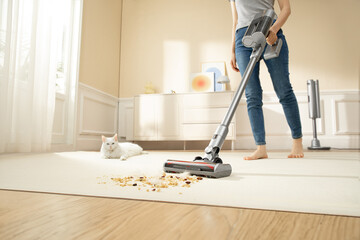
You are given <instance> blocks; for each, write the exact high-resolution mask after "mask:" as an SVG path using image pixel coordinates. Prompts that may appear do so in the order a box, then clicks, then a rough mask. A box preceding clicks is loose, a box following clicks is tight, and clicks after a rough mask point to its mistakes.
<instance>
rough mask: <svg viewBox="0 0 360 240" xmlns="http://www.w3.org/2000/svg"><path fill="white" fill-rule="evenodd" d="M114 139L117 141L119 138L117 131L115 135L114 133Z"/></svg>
mask: <svg viewBox="0 0 360 240" xmlns="http://www.w3.org/2000/svg"><path fill="white" fill-rule="evenodd" d="M114 139H115V141H117V140H118V138H117V133H115V135H114Z"/></svg>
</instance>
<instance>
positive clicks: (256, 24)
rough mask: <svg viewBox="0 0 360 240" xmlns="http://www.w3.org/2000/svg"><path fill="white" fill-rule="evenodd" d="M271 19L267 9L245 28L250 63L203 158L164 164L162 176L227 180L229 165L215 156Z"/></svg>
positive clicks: (270, 50) (270, 52)
mask: <svg viewBox="0 0 360 240" xmlns="http://www.w3.org/2000/svg"><path fill="white" fill-rule="evenodd" d="M274 19H275V12H274V11H273V10H271V9H270V10H267V11H265V12H264V13H262V14H258V15H256V16H255V18H254V19H253V21H252V22H251V24H250V26H249V27H248V29H247V31H246V33H245V35H244V37H243V39H242V42H243V44H244V46H245V47H249V48H250V47H251V48H252V49H253V51H252V54H251V56H250V61H249V63H248V65H247V67H246V70H245V72H244V74H243V76H242V80H241V83H240V85H239V87H238V89H237V91H236V93H235V95H234V98H233V100H232V102H231V104H230V107H229V109H228V111H227V113H226V115H225V117H224V119H223V121H222V122H221V124H220V125H219V126H218V128H217V129H216V131H215V133H214V135H213V137H212V139H211V141H210V143H209V146H207V147H206V148H205V155H204V157H200V156H197V157H195V159H194V160H193V161H192V162H190V161H180V160H171V159H169V160H167V161H166V162H165V164H164V171H165V172H169V173H182V172H189V173H190V174H192V175H198V176H205V177H213V178H221V177H227V176H230V174H231V165H230V164H223V162H222V160H221V158H220V157H219V152H220V149H221V147H222V145H223V143H224V141H225V138H226V136H227V134H228V131H229V125H230V122H231V119H232V118H233V116H234V114H235V111H236V108H237V106H238V104H239V102H240V99H241V96H242V95H243V93H244V90H245V87H246V84H247V82H248V80H249V79H250V76H251V74H252V72H253V70H254V67H255V65H256V63H257V62H258V61H259V60H260V58H261V55H262V54H263V52H264V49H265V47H266V37H267V35H268V33H269V29H270V26H271V25H272V23H273V21H274ZM281 45H282V41H281V39H279V40H278V41H277V43H276V44H274V45H273V46H267V47H266V50H265V53H264V58H265V59H270V58H274V57H277V56H278V55H279V52H280V49H281Z"/></svg>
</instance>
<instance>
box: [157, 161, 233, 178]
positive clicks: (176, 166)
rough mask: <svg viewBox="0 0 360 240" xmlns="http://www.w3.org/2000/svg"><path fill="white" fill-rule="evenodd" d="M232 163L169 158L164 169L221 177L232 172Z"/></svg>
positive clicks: (171, 171)
mask: <svg viewBox="0 0 360 240" xmlns="http://www.w3.org/2000/svg"><path fill="white" fill-rule="evenodd" d="M231 170H232V169H231V165H230V164H222V163H212V162H205V161H193V162H190V161H182V160H170V159H169V160H167V161H166V162H165V164H164V171H165V172H168V173H183V172H188V173H189V174H191V175H197V176H204V177H212V178H221V177H227V176H230V174H231Z"/></svg>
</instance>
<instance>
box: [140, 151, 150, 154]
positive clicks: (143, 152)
mask: <svg viewBox="0 0 360 240" xmlns="http://www.w3.org/2000/svg"><path fill="white" fill-rule="evenodd" d="M141 154H149V152H147V151H141Z"/></svg>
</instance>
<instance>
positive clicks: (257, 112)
mask: <svg viewBox="0 0 360 240" xmlns="http://www.w3.org/2000/svg"><path fill="white" fill-rule="evenodd" d="M245 31H246V28H242V29H239V30H238V31H237V32H236V42H235V54H236V62H237V65H238V68H239V70H240V73H241V75H242V76H243V75H244V72H245V69H246V67H247V65H248V63H249V60H250V55H251V53H252V49H251V48H247V47H244V46H243V44H242V37H243V35H244V34H245ZM245 95H246V102H247V110H248V116H249V120H250V124H251V128H252V132H253V136H254V140H255V144H256V145H257V146H258V147H257V150H256V151H255V152H254V153H253V154H252V155H250V156H248V157H245V158H244V159H246V160H252V159H259V158H267V153H266V147H265V144H266V141H265V127H264V116H263V110H262V105H263V103H262V88H261V84H260V79H259V63H257V64H256V65H255V68H254V71H253V73H252V75H251V77H250V79H249V81H248V83H247V85H246V88H245Z"/></svg>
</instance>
